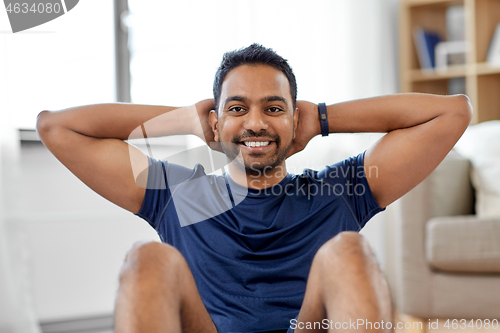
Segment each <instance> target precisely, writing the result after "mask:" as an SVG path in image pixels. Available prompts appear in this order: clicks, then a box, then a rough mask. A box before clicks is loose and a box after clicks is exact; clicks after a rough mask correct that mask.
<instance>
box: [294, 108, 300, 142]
mask: <svg viewBox="0 0 500 333" xmlns="http://www.w3.org/2000/svg"><path fill="white" fill-rule="evenodd" d="M298 125H299V108H295V114H294V115H293V139H295V133H297V126H298Z"/></svg>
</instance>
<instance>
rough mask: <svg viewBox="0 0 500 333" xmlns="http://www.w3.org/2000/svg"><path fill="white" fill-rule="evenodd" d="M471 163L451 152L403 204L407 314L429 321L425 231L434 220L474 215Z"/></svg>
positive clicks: (399, 227) (402, 278)
mask: <svg viewBox="0 0 500 333" xmlns="http://www.w3.org/2000/svg"><path fill="white" fill-rule="evenodd" d="M469 171H470V162H469V160H467V159H465V158H464V157H462V156H461V155H459V154H458V153H456V152H455V151H453V150H452V151H451V152H450V153H449V154H448V155H447V156H446V158H445V159H444V160H443V162H441V164H440V165H439V166H438V167H437V168H436V170H434V171H433V172H432V173H431V174H430V175H429V176H428V177H427V178H426V179H425V180H424V181H423V182H421V183H420V184H419V185H417V186H416V187H415V188H414V189H412V190H411V191H410V192H408V193H407V194H406V195H404V196H403V197H402V198H401V199H400V200H399V201H400V212H399V219H398V223H397V224H396V226H395V237H396V239H395V245H396V251H397V252H398V253H397V255H396V258H397V259H396V261H395V274H396V279H397V281H398V283H397V286H396V290H397V291H398V292H397V294H398V297H397V303H398V304H399V306H400V310H401V311H402V312H403V313H407V314H411V315H413V316H417V317H422V318H427V315H428V314H429V311H430V310H429V309H430V305H431V303H432V299H431V298H430V297H431V296H430V293H429V292H427V291H428V290H429V289H430V288H431V280H432V276H431V274H432V271H431V269H430V267H429V264H428V262H427V260H426V252H425V229H426V223H427V221H429V219H431V218H432V217H437V216H455V215H468V214H472V213H473V209H474V195H473V189H472V186H471V183H470V177H469Z"/></svg>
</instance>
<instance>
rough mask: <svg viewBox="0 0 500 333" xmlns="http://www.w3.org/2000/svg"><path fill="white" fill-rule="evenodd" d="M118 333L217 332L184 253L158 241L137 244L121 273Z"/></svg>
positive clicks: (129, 254)
mask: <svg viewBox="0 0 500 333" xmlns="http://www.w3.org/2000/svg"><path fill="white" fill-rule="evenodd" d="M115 332H116V333H135V332H140V333H144V332H148V333H160V332H161V333H164V332H165V333H167V332H168V333H174V332H175V333H180V332H185V333H188V332H189V333H191V332H193V333H198V332H200V333H202V332H203V333H212V332H213V333H216V332H217V329H216V328H215V325H214V323H213V321H212V319H211V318H210V315H209V314H208V312H207V310H206V308H205V306H204V304H203V302H202V300H201V297H200V295H199V293H198V289H197V287H196V284H195V281H194V278H193V275H192V273H191V271H190V269H189V266H188V265H187V263H186V261H185V259H184V258H183V256H182V255H181V253H180V252H179V251H178V250H177V249H175V248H174V247H172V246H170V245H167V244H162V243H158V242H149V243H143V244H136V245H134V247H133V248H132V249H131V250H130V252H129V253H128V254H127V257H126V259H125V263H124V265H123V268H122V271H121V273H120V287H119V290H118V295H117V298H116V304H115Z"/></svg>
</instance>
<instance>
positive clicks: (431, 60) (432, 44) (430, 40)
mask: <svg viewBox="0 0 500 333" xmlns="http://www.w3.org/2000/svg"><path fill="white" fill-rule="evenodd" d="M413 38H414V40H415V46H416V48H417V54H418V60H419V62H420V67H421V68H424V69H433V68H435V67H436V62H435V51H436V45H437V44H438V43H439V42H441V40H442V37H441V35H440V34H439V33H437V32H434V31H430V30H425V29H423V28H420V27H417V28H415V30H414V31H413Z"/></svg>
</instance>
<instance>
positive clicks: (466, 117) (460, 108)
mask: <svg viewBox="0 0 500 333" xmlns="http://www.w3.org/2000/svg"><path fill="white" fill-rule="evenodd" d="M452 97H453V98H454V101H455V103H454V104H453V112H454V114H455V115H456V116H457V117H458V118H459V119H460V122H461V123H462V124H464V127H465V128H467V126H469V124H470V122H471V120H472V112H473V110H472V104H471V102H470V99H469V97H468V96H467V95H463V94H460V95H454V96H452ZM465 128H464V130H465Z"/></svg>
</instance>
